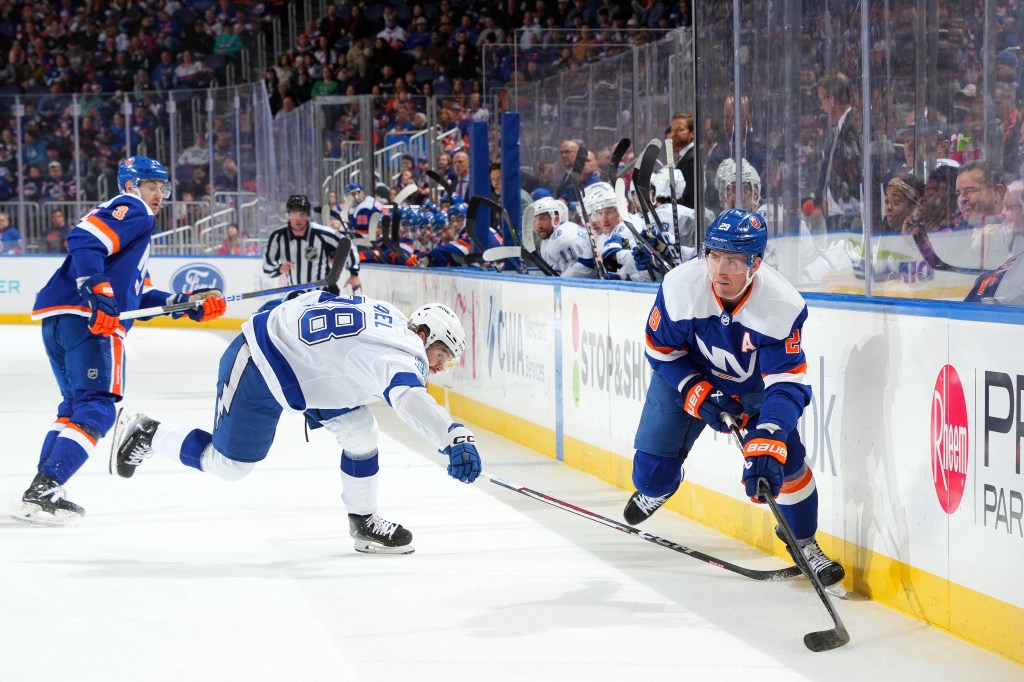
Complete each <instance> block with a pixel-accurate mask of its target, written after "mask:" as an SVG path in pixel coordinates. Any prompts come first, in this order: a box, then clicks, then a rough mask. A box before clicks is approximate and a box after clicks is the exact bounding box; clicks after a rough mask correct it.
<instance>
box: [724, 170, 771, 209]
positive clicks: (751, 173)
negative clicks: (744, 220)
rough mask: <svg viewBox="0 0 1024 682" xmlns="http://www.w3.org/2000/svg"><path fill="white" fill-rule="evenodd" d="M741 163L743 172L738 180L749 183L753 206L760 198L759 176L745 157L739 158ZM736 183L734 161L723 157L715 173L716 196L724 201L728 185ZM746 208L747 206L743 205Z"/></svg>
mask: <svg viewBox="0 0 1024 682" xmlns="http://www.w3.org/2000/svg"><path fill="white" fill-rule="evenodd" d="M740 161H741V163H742V168H743V173H742V176H743V177H742V178H741V179H740V182H742V183H743V184H749V185H750V189H751V191H752V193H753V202H754V206H756V205H757V203H758V202H759V201H760V200H761V176H760V175H758V174H757V171H756V170H754V167H753V166H751V165H750V163H748V162H747V160H746V159H740ZM735 183H736V161H735V160H734V159H724V160H723V161H722V163H720V164H718V172H717V173H716V174H715V188H716V189H717V190H718V196H719V197H720V198H721V201H723V202H724V201H725V197H726V194H727V191H728V189H729V185H733V184H735ZM744 209H746V210H749V209H747V207H744Z"/></svg>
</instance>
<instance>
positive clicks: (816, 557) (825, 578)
mask: <svg viewBox="0 0 1024 682" xmlns="http://www.w3.org/2000/svg"><path fill="white" fill-rule="evenodd" d="M775 534H776V535H777V536H778V537H779V539H780V540H782V541H783V542H784V543H786V538H785V537H784V536H783V535H782V530H781V529H780V528H779V527H778V526H776V527H775ZM797 544H799V545H800V551H801V553H802V554H803V555H804V558H806V559H807V563H808V564H809V565H810V567H811V570H812V571H814V573H815V575H817V576H818V580H820V581H821V585H822V587H828V588H831V589H829V592H830V593H832V594H836V591H837V590H841V589H842V587H841V585H840V583H842V581H843V578H845V577H846V571H845V570H843V567H842V566H841V565H840V564H839V562H837V561H833V560H832V559H829V558H828V557H827V556H826V555H825V552H823V551H822V549H821V546H820V545H818V541H817V540H815V539H814V538H813V537H810V538H805V539H803V540H800V539H798V540H797ZM786 550H787V551H788V552H789V556H790V557H792V556H793V549H792V548H791V547H790V546H789V543H786ZM794 561H795V559H794ZM833 586H834V587H833ZM837 596H842V597H844V598H845V593H844V594H842V595H837Z"/></svg>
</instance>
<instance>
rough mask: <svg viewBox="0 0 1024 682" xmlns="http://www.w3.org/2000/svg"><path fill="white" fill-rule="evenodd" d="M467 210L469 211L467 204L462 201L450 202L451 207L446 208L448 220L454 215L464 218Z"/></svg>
mask: <svg viewBox="0 0 1024 682" xmlns="http://www.w3.org/2000/svg"><path fill="white" fill-rule="evenodd" d="M468 211H469V206H467V205H466V204H464V203H458V204H452V205H451V208H449V209H448V218H449V220H450V219H451V218H453V217H455V216H460V217H462V218H465V217H466V213H467V212H468Z"/></svg>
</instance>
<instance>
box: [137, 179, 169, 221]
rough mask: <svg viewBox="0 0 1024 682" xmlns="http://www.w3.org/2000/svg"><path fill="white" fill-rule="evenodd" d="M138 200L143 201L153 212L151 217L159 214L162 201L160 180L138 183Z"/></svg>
mask: <svg viewBox="0 0 1024 682" xmlns="http://www.w3.org/2000/svg"><path fill="white" fill-rule="evenodd" d="M139 198H140V199H142V201H144V202H145V203H146V204H147V205H148V206H149V208H150V209H152V211H153V215H156V214H157V213H159V212H160V206H161V204H163V202H164V199H165V198H166V197H164V183H163V182H161V181H160V180H143V181H142V182H140V183H139Z"/></svg>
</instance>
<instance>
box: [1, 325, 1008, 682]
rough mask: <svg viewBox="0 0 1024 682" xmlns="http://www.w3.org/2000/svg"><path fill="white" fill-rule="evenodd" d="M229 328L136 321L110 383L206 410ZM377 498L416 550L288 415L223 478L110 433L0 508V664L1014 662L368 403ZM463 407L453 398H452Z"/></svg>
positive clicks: (567, 673) (305, 668) (505, 672)
mask: <svg viewBox="0 0 1024 682" xmlns="http://www.w3.org/2000/svg"><path fill="white" fill-rule="evenodd" d="M0 334H2V337H0V338H2V339H3V345H4V347H5V351H6V352H5V354H4V355H5V358H6V362H5V363H3V364H2V366H0V386H2V387H3V390H2V394H0V401H2V403H0V415H2V417H0V418H2V420H3V421H2V426H3V429H4V433H5V434H6V436H7V437H6V439H5V446H4V447H3V450H2V451H0V491H2V492H3V493H5V496H4V498H3V499H6V500H7V502H8V504H9V507H10V508H11V509H13V508H14V506H15V505H16V504H17V501H18V500H19V498H20V495H21V493H22V491H23V490H24V489H25V488H26V487H27V485H28V483H29V481H30V480H31V478H32V475H33V472H34V467H35V464H36V460H37V456H38V455H37V453H38V448H39V444H40V442H41V441H42V438H43V435H44V433H45V431H46V429H47V428H48V426H49V424H50V422H51V421H52V419H53V414H54V408H55V407H56V404H57V402H58V399H57V394H56V384H55V383H54V381H53V379H52V377H51V375H50V370H49V366H48V363H47V361H46V358H45V356H44V354H43V351H42V347H41V343H40V339H39V328H38V327H29V326H24V327H22V326H7V327H3V328H2V332H0ZM230 337H231V335H230V334H226V333H217V332H204V331H200V330H195V331H193V330H176V329H158V328H145V327H144V326H139V327H137V328H136V329H135V330H133V331H132V333H131V335H130V336H129V339H128V353H129V360H128V388H127V390H128V394H127V395H128V397H127V399H126V400H125V401H124V402H125V405H126V406H128V407H129V408H131V409H137V410H141V411H144V412H146V413H147V414H149V415H151V416H153V417H154V418H157V419H160V420H163V421H168V422H177V423H181V424H191V425H195V426H201V427H204V428H207V429H208V428H209V427H210V425H211V423H212V412H213V401H214V385H215V376H216V366H217V361H218V358H219V356H220V353H221V352H222V350H223V349H224V347H225V345H226V344H227V342H228V341H229V339H230ZM375 413H376V414H377V417H378V419H379V421H380V423H381V430H382V438H381V443H380V460H381V467H382V474H381V478H382V483H381V513H382V514H383V515H384V516H385V517H386V518H388V519H390V520H394V521H398V522H400V523H402V524H403V525H405V526H406V527H407V528H409V529H410V530H412V532H413V533H414V535H415V539H414V541H413V542H414V545H415V547H416V553H415V554H411V555H408V556H386V555H364V554H358V553H356V552H355V551H354V550H353V549H352V541H351V539H350V538H349V537H348V532H347V520H346V518H345V512H344V509H343V508H342V506H341V500H340V477H339V474H338V461H339V453H338V450H337V447H336V445H335V444H334V442H333V440H332V439H331V438H330V436H329V435H328V434H326V433H325V432H324V430H318V431H315V432H311V433H310V435H309V439H310V442H309V443H307V442H306V440H305V434H304V428H303V423H302V420H301V419H300V418H299V417H296V416H293V415H289V416H286V418H285V419H284V420H283V421H282V423H281V425H280V427H279V429H278V439H277V443H276V444H275V445H274V448H273V450H272V451H271V453H270V455H269V456H268V458H267V459H266V460H265V461H264V462H262V463H261V464H260V465H259V466H258V467H257V469H256V471H255V472H254V473H253V474H252V475H251V476H249V477H248V478H246V479H244V480H243V481H240V482H237V483H234V484H228V483H222V482H221V481H219V480H216V479H214V478H212V477H209V476H206V475H204V474H201V473H199V472H197V471H195V470H193V469H187V468H185V467H183V466H180V465H176V464H175V463H173V462H171V461H169V460H161V459H157V458H154V459H151V460H148V461H147V462H146V463H145V464H144V465H143V467H142V468H141V469H140V470H139V471H138V472H137V473H136V475H135V477H134V478H132V479H131V480H121V479H116V478H114V477H112V476H110V475H108V474H107V450H108V447H109V441H108V440H106V439H104V440H103V441H101V442H100V445H99V448H98V449H97V452H96V454H95V456H94V457H93V458H92V459H90V460H89V461H88V462H87V463H86V465H85V466H84V467H83V468H82V470H81V471H80V472H79V473H78V475H76V476H75V477H74V478H73V479H72V480H71V482H70V483H69V485H68V486H67V488H68V492H69V495H70V498H71V499H72V500H73V501H75V502H77V503H79V504H81V505H83V506H84V507H85V508H86V510H87V516H86V518H85V519H84V521H83V522H82V523H81V524H80V525H79V526H78V527H75V528H39V527H31V526H26V525H23V524H20V523H17V522H15V521H13V520H10V519H9V518H8V517H7V515H6V514H4V515H3V517H2V518H0V614H2V617H0V652H2V655H0V681H3V682H8V681H10V682H20V681H21V680H28V679H52V680H71V681H75V682H89V681H92V680H96V681H100V680H102V681H104V682H109V681H110V680H143V681H146V682H157V681H162V680H184V679H193V680H222V681H227V680H247V681H254V680H267V681H271V680H274V681H276V680H282V681H283V680H313V679H317V680H398V679H408V678H411V679H416V680H442V679H443V680H446V681H454V680H474V681H475V682H479V681H480V680H513V679H514V680H524V679H529V680H550V679H565V680H584V679H585V680H588V682H589V681H596V680H616V681H621V680H627V679H644V678H643V677H638V675H639V676H644V675H650V676H651V677H649V678H648V679H652V680H653V679H659V680H660V679H693V680H701V679H704V680H716V681H721V680H740V679H742V680H745V681H748V680H751V679H756V680H759V681H760V682H765V681H768V680H828V681H829V682H840V681H842V680H856V681H857V682H863V681H864V680H866V679H885V680H897V679H913V680H917V679H927V680H929V681H930V682H939V681H941V680H962V679H1019V678H1020V676H1021V668H1020V667H1017V666H1014V665H1013V664H1011V663H1009V662H1007V661H1005V660H1003V659H1000V658H998V657H996V656H993V655H991V654H988V653H986V652H984V651H982V650H980V649H977V648H975V647H972V646H970V645H968V644H966V643H964V642H962V641H960V640H958V639H956V638H954V637H951V636H949V635H947V634H945V633H943V632H941V631H938V630H936V629H934V628H930V627H928V626H927V625H924V624H922V623H920V622H918V621H915V620H912V619H910V618H907V617H904V616H902V615H900V614H898V613H896V612H893V611H891V610H889V609H887V608H885V607H883V606H880V605H877V604H874V603H871V602H867V601H863V600H860V601H858V600H856V599H852V600H851V601H849V602H841V603H838V605H837V608H838V609H839V612H840V614H841V616H842V618H843V620H844V622H845V623H846V625H847V627H848V628H849V630H850V632H851V635H852V638H853V639H852V642H851V643H850V644H849V645H847V646H845V647H843V648H841V649H839V650H836V651H832V652H828V653H821V654H814V653H811V652H809V651H808V650H807V649H805V648H804V645H803V643H802V637H803V635H804V634H805V633H806V632H809V631H812V630H821V629H824V628H828V627H831V619H830V618H829V616H828V613H827V612H826V611H825V609H824V607H823V606H822V604H821V602H820V601H819V600H818V597H817V596H816V595H815V593H814V591H813V589H812V588H811V586H810V585H809V584H807V583H806V581H804V580H803V579H795V580H793V581H789V582H785V583H758V582H754V581H750V580H746V579H744V578H742V577H739V576H735V575H733V574H730V573H727V572H725V571H722V570H720V569H717V568H713V567H711V566H707V565H705V564H703V563H701V562H699V561H695V560H693V559H691V558H689V557H687V556H685V555H682V554H679V553H677V552H673V551H670V550H667V549H664V548H662V547H658V546H655V545H653V544H650V543H646V542H643V541H642V540H639V539H637V538H635V537H631V536H628V535H626V534H623V533H619V532H616V531H614V530H611V529H609V528H606V527H604V526H601V525H599V524H596V523H593V522H592V521H588V520H586V519H582V518H580V517H577V516H574V515H572V514H569V513H567V512H564V511H561V510H558V509H554V508H551V507H549V506H547V505H544V504H541V503H540V502H537V501H535V500H531V499H529V498H527V497H525V496H523V495H519V494H517V493H514V492H512V491H509V490H506V489H504V488H501V487H499V486H497V485H494V484H491V483H489V482H487V481H484V480H482V479H481V480H480V481H478V482H477V483H476V484H475V485H465V484H461V483H458V482H456V481H453V480H452V479H450V478H448V477H447V475H446V474H445V471H444V467H443V465H444V464H446V463H447V461H446V459H445V458H444V457H443V456H441V455H439V454H437V453H433V452H430V449H429V447H427V446H426V445H425V444H424V443H423V442H422V440H421V439H420V438H419V436H418V435H417V434H415V433H414V432H413V431H412V430H411V429H409V428H407V427H406V426H405V425H404V424H402V423H401V422H400V421H398V420H397V418H395V416H394V414H393V413H392V412H391V410H390V409H389V408H387V406H386V405H384V404H381V406H380V407H379V408H378V409H375ZM465 417H466V418H467V420H468V423H469V424H470V425H472V419H471V416H470V415H466V416H465ZM477 435H478V440H479V445H480V450H481V454H482V457H483V458H484V464H485V469H486V470H487V471H489V472H490V473H492V474H494V475H496V476H500V477H502V478H504V479H507V480H509V481H511V482H513V483H516V484H519V485H524V486H528V487H530V488H534V489H536V490H539V491H542V492H544V493H547V494H549V495H552V496H554V497H557V498H559V499H562V500H566V501H570V502H573V503H575V504H578V505H580V506H583V507H585V508H588V509H591V510H593V511H595V512H597V513H599V514H603V515H605V516H608V517H610V518H614V519H619V518H620V516H619V514H620V512H621V508H622V506H623V505H624V504H625V501H626V499H627V498H628V492H627V491H623V490H619V489H615V488H613V487H611V486H609V485H608V484H606V483H603V482H601V481H599V480H598V479H596V478H593V477H591V476H588V475H586V474H583V473H580V472H578V471H575V470H572V469H570V468H568V467H566V466H564V465H562V464H560V463H558V462H555V461H553V460H551V459H549V458H547V457H544V456H541V455H538V454H537V453H534V452H532V451H529V450H527V449H525V448H523V447H521V446H519V445H517V444H515V443H512V442H511V441H508V440H505V439H503V438H501V437H500V436H499V435H497V434H493V433H489V432H486V431H482V430H477ZM645 530H648V531H649V532H651V533H655V534H657V535H660V536H662V537H665V538H669V539H672V540H675V541H677V542H680V543H683V544H685V545H687V546H689V547H693V548H695V549H700V550H701V551H704V552H707V553H709V554H713V555H717V556H720V557H722V558H724V559H726V560H728V561H732V562H734V563H742V564H744V565H749V566H756V567H759V568H775V567H778V566H780V565H781V563H780V562H779V561H778V560H777V559H776V558H773V557H768V556H765V555H763V554H760V553H759V552H757V551H756V550H753V549H751V548H750V547H747V546H746V545H743V544H741V543H737V542H735V541H733V540H730V539H728V538H725V537H723V536H721V535H719V534H717V533H715V532H713V531H710V530H708V529H706V528H704V527H703V526H701V525H699V524H696V523H694V522H692V521H690V520H687V519H684V518H682V517H680V516H677V515H675V514H672V513H670V512H667V511H664V510H663V511H662V512H660V513H659V514H657V515H655V516H654V517H652V518H651V519H650V520H649V521H648V522H647V523H646V524H645Z"/></svg>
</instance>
